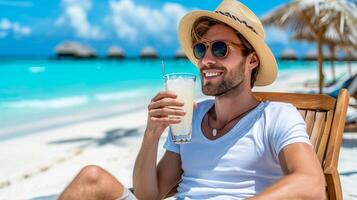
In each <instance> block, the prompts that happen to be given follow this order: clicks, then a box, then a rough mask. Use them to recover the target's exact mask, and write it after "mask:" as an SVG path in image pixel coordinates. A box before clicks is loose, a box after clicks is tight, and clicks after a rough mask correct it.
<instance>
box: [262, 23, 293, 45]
mask: <svg viewBox="0 0 357 200" xmlns="http://www.w3.org/2000/svg"><path fill="white" fill-rule="evenodd" d="M265 40H266V41H267V42H269V43H279V44H288V43H289V35H288V33H287V32H285V31H284V30H283V29H281V28H277V27H273V26H268V27H266V28H265Z"/></svg>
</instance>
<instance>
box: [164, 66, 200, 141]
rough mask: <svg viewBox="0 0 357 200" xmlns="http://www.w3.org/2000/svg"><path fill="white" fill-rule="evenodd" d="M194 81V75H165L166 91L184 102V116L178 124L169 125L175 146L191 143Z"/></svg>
mask: <svg viewBox="0 0 357 200" xmlns="http://www.w3.org/2000/svg"><path fill="white" fill-rule="evenodd" d="M195 80H196V77H195V75H194V74H190V73H173V74H167V75H165V87H166V90H170V91H173V92H175V93H176V94H177V99H178V100H180V101H182V102H184V106H183V108H182V109H183V110H184V111H185V112H186V115H185V116H183V117H182V120H181V122H180V123H179V124H171V125H170V129H171V133H172V137H173V141H174V142H175V143H176V144H182V143H189V142H191V134H192V112H193V98H194V91H195Z"/></svg>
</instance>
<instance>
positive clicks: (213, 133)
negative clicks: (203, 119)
mask: <svg viewBox="0 0 357 200" xmlns="http://www.w3.org/2000/svg"><path fill="white" fill-rule="evenodd" d="M258 105H259V103H258V104H257V105H255V106H253V107H252V108H250V109H248V110H247V111H245V112H243V113H241V114H239V115H237V116H235V117H233V118H232V119H231V120H229V121H228V122H227V123H225V124H224V126H223V127H222V128H213V127H212V126H211V124H210V122H209V121H210V114H209V113H207V125H208V127H209V128H210V129H211V134H212V136H213V137H216V136H217V133H218V131H221V130H223V129H224V128H226V126H227V125H228V124H230V123H231V122H232V121H234V120H236V119H239V118H241V117H243V116H244V115H245V114H247V113H248V112H249V111H251V110H253V109H254V108H255V107H257V106H258ZM211 109H214V106H213V107H212V108H211Z"/></svg>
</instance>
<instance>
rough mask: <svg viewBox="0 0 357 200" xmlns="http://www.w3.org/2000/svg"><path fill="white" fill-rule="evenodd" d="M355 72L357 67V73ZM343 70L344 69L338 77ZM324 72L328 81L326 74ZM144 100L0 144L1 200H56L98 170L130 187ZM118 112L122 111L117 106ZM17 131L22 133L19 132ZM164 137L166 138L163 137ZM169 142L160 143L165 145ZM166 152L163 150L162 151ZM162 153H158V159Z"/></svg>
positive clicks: (346, 154) (291, 85)
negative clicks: (83, 174) (85, 170)
mask: <svg viewBox="0 0 357 200" xmlns="http://www.w3.org/2000/svg"><path fill="white" fill-rule="evenodd" d="M356 69H357V66H354V70H355V72H357V70H356ZM343 70H345V69H344V68H343V69H342V68H340V69H338V70H337V73H341V71H343ZM325 71H326V75H327V77H329V72H328V70H325ZM316 73H317V70H314V71H312V70H306V71H304V70H296V73H292V71H289V72H285V73H280V74H279V78H278V80H277V81H276V82H275V83H274V84H273V85H271V86H269V87H262V88H257V89H255V90H256V91H283V92H288V91H290V92H295V91H300V92H303V91H305V92H307V91H311V88H305V87H304V85H303V83H304V81H306V80H311V79H316ZM150 98H151V97H147V99H143V101H142V105H139V107H140V109H128V110H127V111H126V112H120V113H117V114H116V113H115V109H113V110H111V111H110V112H109V111H106V112H109V114H108V115H101V116H100V117H89V118H81V119H82V120H78V119H77V120H75V121H73V122H70V121H66V123H63V124H62V125H61V126H52V127H48V128H45V129H38V130H36V131H34V132H33V133H32V134H28V135H26V136H22V137H17V138H14V139H10V140H6V141H2V142H1V141H0V160H1V164H0V168H1V169H0V199H1V200H3V199H4V200H5V199H6V200H7V199H9V200H10V199H11V200H16V199H37V200H38V199H56V195H58V194H59V193H60V192H61V191H62V190H63V189H64V187H65V186H66V185H67V184H68V183H69V182H70V181H71V180H72V179H73V177H74V176H75V175H76V174H77V173H78V172H79V170H80V169H81V168H82V167H84V166H86V165H99V166H101V167H103V168H104V169H106V170H108V171H109V172H111V173H112V174H113V175H114V176H115V177H117V178H118V179H119V180H120V181H121V182H122V183H124V184H125V185H126V186H128V187H130V186H131V185H132V180H131V177H132V169H133V165H134V161H135V158H136V155H137V152H138V151H139V148H140V144H141V139H142V136H143V132H144V129H145V124H146V116H147V113H146V107H145V105H146V104H147V103H148V101H149V99H150ZM118 106H119V107H120V105H118ZM17 128H19V127H17ZM165 136H166V134H165ZM164 140H165V138H164V137H162V140H161V144H162V143H163V141H164ZM161 146H162V145H161ZM162 153H163V149H162V148H160V150H159V157H160V156H161V155H162ZM356 157H357V133H345V134H344V137H343V144H342V148H341V154H340V160H339V172H340V174H341V182H342V188H343V194H344V199H347V200H349V199H357V191H356V188H357V161H356V160H355V158H356Z"/></svg>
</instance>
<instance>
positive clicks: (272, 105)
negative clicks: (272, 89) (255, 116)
mask: <svg viewBox="0 0 357 200" xmlns="http://www.w3.org/2000/svg"><path fill="white" fill-rule="evenodd" d="M267 103H268V106H267V108H266V109H267V110H268V111H270V112H278V111H284V110H291V109H293V110H296V107H295V106H294V105H293V104H291V103H285V102H279V101H269V102H267Z"/></svg>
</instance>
